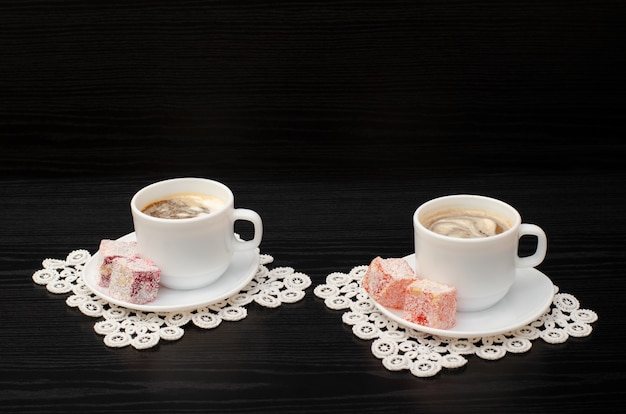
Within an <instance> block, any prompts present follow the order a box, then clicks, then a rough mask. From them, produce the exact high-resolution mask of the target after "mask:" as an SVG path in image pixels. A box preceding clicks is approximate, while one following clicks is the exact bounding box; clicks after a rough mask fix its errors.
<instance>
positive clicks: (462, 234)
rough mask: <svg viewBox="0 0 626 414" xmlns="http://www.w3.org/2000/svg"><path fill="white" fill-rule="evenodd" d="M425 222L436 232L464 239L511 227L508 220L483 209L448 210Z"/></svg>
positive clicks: (496, 232)
mask: <svg viewBox="0 0 626 414" xmlns="http://www.w3.org/2000/svg"><path fill="white" fill-rule="evenodd" d="M423 224H424V227H426V228H427V229H429V230H430V231H432V232H434V233H437V234H441V235H443V236H448V237H456V238H463V239H473V238H482V237H489V236H495V235H496V234H500V233H502V232H504V231H506V230H507V229H508V228H509V227H510V225H509V224H508V222H507V221H506V220H504V219H502V218H500V217H498V216H495V215H494V214H491V213H488V212H486V211H481V210H448V211H444V212H440V213H437V214H435V215H433V216H430V217H429V218H427V219H426V220H424V221H423Z"/></svg>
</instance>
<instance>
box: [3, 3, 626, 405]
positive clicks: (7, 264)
mask: <svg viewBox="0 0 626 414" xmlns="http://www.w3.org/2000/svg"><path fill="white" fill-rule="evenodd" d="M624 11H625V9H624V6H622V4H621V2H617V1H605V0H600V1H568V2H565V1H556V0H549V1H545V2H521V1H512V2H505V3H502V2H490V1H481V2H463V1H443V2H442V1H371V2H368V1H335V2H311V1H285V2H283V1H242V2H222V1H182V2H167V1H161V0H153V1H134V2H122V1H118V2H115V1H113V2H99V1H19V2H5V1H2V2H0V53H1V55H0V56H1V57H0V136H1V137H2V141H1V143H0V197H1V198H2V202H1V203H2V209H1V210H0V211H1V212H2V214H1V215H0V226H1V227H0V229H1V231H2V237H0V287H1V289H0V318H1V319H0V320H1V322H2V333H1V334H0V371H1V372H2V376H1V377H0V406H1V407H2V411H3V412H29V413H43V412H83V413H84V412H112V411H116V412H156V413H160V412H167V413H170V412H215V413H221V412H255V413H256V412H344V413H348V412H370V411H371V412H400V411H402V412H422V413H427V412H433V413H449V412H476V413H484V412H487V411H490V412H533V413H543V412H555V411H557V410H560V411H563V412H595V411H603V412H613V411H615V410H617V409H618V407H621V405H622V404H623V401H624V390H623V384H624V381H625V380H626V374H625V370H626V364H625V358H624V355H623V351H622V348H623V346H622V344H623V341H624V333H623V329H622V327H623V317H622V314H623V298H624V295H625V294H626V292H625V288H626V283H625V282H624V277H623V276H624V268H625V267H626V254H625V253H624V246H625V245H626V243H625V242H626V224H625V222H624V220H623V217H622V212H623V210H624V200H625V199H626V197H625V195H626V192H625V190H624V186H625V184H626V171H625V170H624V167H623V163H624V159H625V158H626V144H625V143H624V137H625V136H626V124H625V121H626V116H625V115H624V114H625V113H626V112H625V111H626V104H625V102H626V101H625V100H624V98H623V97H624V96H625V94H624V92H626V91H625V88H624V80H623V76H624V73H626V71H625V69H626V65H625V63H626V55H625V54H624V50H625V49H624V46H625V42H624V41H625V40H626V30H625V29H624V25H623V22H624V21H625V20H624V17H626V16H625V13H624ZM177 176H202V177H209V178H215V179H218V180H221V181H223V182H224V183H226V184H227V185H229V186H230V187H231V188H232V189H233V191H234V192H235V194H236V205H237V206H239V207H247V208H252V209H254V210H256V211H258V212H259V214H260V215H261V216H262V218H263V221H264V225H265V234H264V239H263V242H262V245H261V250H262V252H264V253H267V254H271V255H272V256H274V258H275V265H277V266H291V267H294V268H295V269H297V270H298V271H301V272H304V273H306V274H308V275H309V276H310V277H311V278H312V280H313V284H314V286H315V285H317V284H319V283H323V282H324V280H325V277H326V275H328V274H330V273H332V272H335V271H340V272H347V271H349V270H350V269H351V268H352V267H354V266H357V265H362V264H367V263H369V261H370V260H371V259H372V258H373V257H375V256H376V255H381V256H387V257H394V256H395V257H398V256H404V255H406V254H409V253H411V252H412V250H413V231H412V223H411V215H412V213H413V211H414V210H415V208H416V207H417V206H418V205H419V204H420V203H422V202H424V201H426V200H428V199H430V198H432V197H436V196H439V195H444V194H450V193H459V192H464V193H478V194H485V195H490V196H494V197H497V198H500V199H503V200H505V201H507V202H509V203H511V204H513V205H514V206H516V207H517V208H518V209H519V210H520V212H521V213H522V217H523V219H524V221H526V222H529V223H536V224H539V225H540V226H541V227H542V228H544V230H545V231H546V233H547V234H548V240H549V250H548V256H547V258H546V260H545V261H544V262H543V263H542V264H541V265H540V266H539V269H540V270H541V271H542V272H544V273H545V274H547V275H548V276H549V277H550V278H551V279H552V280H553V282H554V283H555V284H556V285H557V286H559V288H560V289H561V291H563V292H567V293H571V294H573V295H575V296H576V297H577V298H578V299H579V300H580V302H581V306H582V307H585V308H589V309H592V310H594V311H596V312H597V313H598V315H599V320H598V322H596V323H595V324H594V325H593V327H594V330H593V333H592V334H591V335H590V336H588V337H585V338H570V339H569V340H568V341H567V342H566V343H564V344H561V345H548V344H546V343H544V342H543V341H541V340H537V341H534V342H533V347H532V349H531V351H529V352H527V353H524V354H520V355H513V354H509V355H507V356H506V357H505V358H504V359H501V360H498V361H485V360H481V359H479V358H477V357H470V358H469V362H468V364H467V365H466V366H465V367H463V368H461V369H459V370H444V371H443V372H441V373H440V374H438V375H437V376H436V377H434V378H430V379H419V378H416V377H414V376H413V375H411V374H410V373H409V372H390V371H387V370H386V369H384V367H383V366H382V365H381V363H380V361H379V360H378V359H376V358H375V357H373V356H372V353H371V350H370V343H369V341H363V340H360V339H358V338H356V337H355V336H354V335H353V334H352V332H351V329H350V327H349V326H347V325H344V324H343V323H342V322H341V313H340V312H336V311H332V310H329V309H327V308H326V307H325V306H324V303H323V301H321V300H320V299H318V298H316V297H315V295H313V292H312V289H313V288H312V287H311V288H310V289H308V290H307V295H306V297H305V298H304V299H303V300H302V301H301V302H298V303H295V304H289V305H283V306H281V307H279V308H276V309H268V308H262V307H260V306H258V305H254V304H253V305H250V308H249V312H248V317H247V318H245V319H244V320H242V321H239V322H236V323H229V324H222V325H221V326H220V327H219V328H217V329H215V330H202V329H199V328H194V327H187V328H186V330H185V335H184V336H183V337H182V338H181V339H180V340H178V341H175V342H172V343H163V342H161V343H160V344H159V345H158V346H157V347H155V348H154V349H150V350H146V351H137V350H135V349H132V348H130V347H127V348H123V349H111V348H107V347H106V346H104V345H103V343H102V337H101V336H99V335H98V334H96V333H95V332H94V330H93V323H94V320H93V319H92V318H89V317H86V316H84V315H83V314H81V313H80V312H79V311H77V310H75V309H72V308H69V307H68V306H67V305H66V304H65V302H64V300H63V299H62V298H60V297H59V296H56V295H53V294H51V293H48V292H47V291H46V289H45V288H44V287H41V286H38V285H35V284H34V283H33V282H32V280H31V275H32V274H33V272H34V271H36V270H37V269H39V268H40V266H41V262H42V260H43V259H45V258H64V257H65V256H66V255H67V254H68V253H69V252H70V251H71V250H74V249H88V250H90V251H91V252H95V251H96V250H97V248H98V244H99V242H100V240H101V239H103V238H117V237H120V236H122V235H124V234H126V233H128V232H131V231H132V221H131V217H130V211H129V206H128V203H129V200H130V197H131V196H132V195H133V193H134V192H135V191H137V190H138V189H139V188H141V187H142V186H144V185H146V184H149V183H151V182H154V181H157V180H159V179H163V178H170V177H177Z"/></svg>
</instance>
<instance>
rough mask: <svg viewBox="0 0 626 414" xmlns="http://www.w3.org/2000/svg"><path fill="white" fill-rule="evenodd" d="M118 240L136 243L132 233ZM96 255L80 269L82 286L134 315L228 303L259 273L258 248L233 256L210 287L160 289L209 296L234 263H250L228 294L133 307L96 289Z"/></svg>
mask: <svg viewBox="0 0 626 414" xmlns="http://www.w3.org/2000/svg"><path fill="white" fill-rule="evenodd" d="M117 240H118V241H135V240H136V237H135V232H131V233H128V234H126V235H124V236H122V237H119V238H118V239H117ZM99 253H100V251H97V252H96V253H94V254H93V255H92V257H91V258H90V259H89V261H87V263H85V266H84V268H83V274H82V278H83V282H84V283H85V285H87V287H88V288H89V290H90V291H91V292H92V293H93V294H95V295H96V296H98V297H99V298H101V299H103V300H105V301H107V302H109V303H111V304H114V305H117V306H122V307H124V308H128V309H132V310H136V311H141V312H156V313H165V312H177V311H185V310H192V309H197V308H201V307H203V306H209V305H213V304H215V303H217V302H220V301H223V300H224V299H228V298H229V297H231V296H233V295H235V294H237V293H239V292H240V291H241V289H243V288H244V287H245V286H246V285H248V283H250V281H251V280H252V279H253V278H254V276H255V275H256V273H257V271H258V266H259V249H258V248H256V249H252V250H249V251H245V250H244V251H238V252H235V253H234V254H233V259H232V260H231V265H229V267H228V268H227V269H226V271H225V272H224V274H223V275H222V276H220V278H218V279H217V280H216V281H215V282H213V283H211V284H210V285H207V286H204V287H201V288H197V289H189V290H181V289H171V288H167V287H165V286H160V287H159V289H160V290H166V291H168V292H179V293H178V294H179V295H180V296H183V297H184V296H191V295H195V294H197V293H198V292H199V291H202V290H207V293H210V292H208V291H209V290H210V288H211V286H212V285H213V284H214V283H217V282H218V281H219V280H220V279H222V278H223V277H224V276H226V275H227V274H228V272H229V270H230V269H231V267H232V263H233V262H235V260H246V261H248V262H249V263H246V265H245V273H244V271H242V272H241V273H244V274H243V275H241V274H240V275H239V276H232V277H234V278H235V280H233V282H232V286H229V288H228V290H227V291H225V292H223V293H221V294H219V295H218V296H214V297H209V298H208V299H196V300H194V301H193V302H192V303H190V302H187V303H178V304H171V305H159V304H158V303H157V304H155V303H154V302H155V301H153V302H148V303H144V304H136V303H132V302H127V301H123V300H120V299H116V298H114V297H111V296H110V295H109V293H108V291H109V289H108V288H105V287H102V286H99V285H98V283H97V274H96V270H95V267H96V266H95V263H96V262H97V260H98V258H99V257H100V254H99ZM251 253H253V254H251ZM157 300H158V294H157Z"/></svg>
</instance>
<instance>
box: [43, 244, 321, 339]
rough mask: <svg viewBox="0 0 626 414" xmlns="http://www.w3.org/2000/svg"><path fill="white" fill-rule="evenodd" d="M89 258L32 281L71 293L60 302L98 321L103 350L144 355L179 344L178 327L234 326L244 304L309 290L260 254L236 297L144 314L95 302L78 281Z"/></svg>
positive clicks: (49, 265) (74, 257) (49, 268)
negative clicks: (146, 351) (254, 269)
mask: <svg viewBox="0 0 626 414" xmlns="http://www.w3.org/2000/svg"><path fill="white" fill-rule="evenodd" d="M90 258H91V254H90V253H89V252H88V251H87V250H74V251H72V252H71V253H70V254H69V255H68V256H67V258H66V259H65V260H61V259H45V260H44V261H43V263H42V265H43V269H40V270H38V271H36V272H35V273H34V274H33V276H32V278H33V281H34V282H35V283H37V284H39V285H45V286H46V288H47V289H48V291H49V292H51V293H55V294H66V293H72V295H71V296H69V297H67V299H66V301H65V302H66V303H67V305H68V306H70V307H73V308H77V309H79V310H80V311H81V312H82V313H84V314H85V315H87V316H91V317H94V318H99V320H98V321H97V322H96V323H95V325H94V329H95V331H96V332H97V333H98V334H100V335H103V336H104V343H105V344H106V345H107V346H109V347H115V348H120V347H125V346H128V345H131V346H133V347H134V348H136V349H146V348H151V347H153V346H155V345H157V344H158V343H159V341H160V340H161V339H163V340H167V341H174V340H177V339H180V338H181V337H182V336H183V335H184V333H185V331H184V329H183V327H184V326H185V325H187V324H188V323H189V322H191V323H193V324H194V325H196V326H198V327H200V328H203V329H212V328H216V327H217V326H218V325H220V324H221V323H222V321H229V322H232V321H239V320H241V319H244V318H245V317H246V316H247V315H248V311H247V309H246V305H248V304H249V303H251V302H253V301H254V302H256V303H257V304H259V305H261V306H264V307H268V308H275V307H278V306H280V305H281V304H283V303H294V302H297V301H299V300H301V299H302V298H304V295H305V292H304V290H305V289H306V288H308V287H309V286H310V285H311V279H310V278H309V276H307V275H306V274H304V273H300V272H296V271H295V270H294V269H293V268H291V267H276V268H274V269H271V270H270V269H269V268H268V267H267V266H266V265H267V264H269V263H272V262H273V261H274V258H273V257H272V256H269V255H266V254H260V255H259V268H258V270H257V272H256V274H255V276H254V278H253V279H252V280H251V281H250V283H249V284H248V285H247V286H246V287H244V288H243V289H242V290H241V291H240V292H239V293H238V294H235V295H233V296H231V297H230V298H228V299H226V300H223V301H220V302H218V303H215V304H212V305H209V306H205V307H201V308H198V309H195V310H191V311H180V312H165V313H148V312H140V311H136V310H131V309H127V308H124V307H121V306H117V305H115V304H111V303H109V302H107V301H105V300H103V299H101V298H99V297H98V296H96V295H95V294H94V293H93V292H92V291H91V290H90V289H89V288H88V287H87V286H86V285H85V283H84V282H83V279H82V271H83V268H84V266H85V264H86V263H87V262H88V261H89V259H90Z"/></svg>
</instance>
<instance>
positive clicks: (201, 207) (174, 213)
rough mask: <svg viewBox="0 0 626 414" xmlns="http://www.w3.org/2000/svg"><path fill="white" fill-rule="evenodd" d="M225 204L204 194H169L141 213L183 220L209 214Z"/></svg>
mask: <svg viewBox="0 0 626 414" xmlns="http://www.w3.org/2000/svg"><path fill="white" fill-rule="evenodd" d="M225 204H226V202H225V201H224V200H222V199H220V198H218V197H215V196H211V195H208V194H204V193H192V192H189V193H177V194H170V195H168V196H165V197H163V198H161V199H159V200H155V201H153V202H151V203H149V204H148V205H146V206H145V207H144V208H143V209H142V210H141V211H142V212H143V213H145V214H148V215H150V216H153V217H157V218H168V219H184V218H193V217H197V216H200V215H206V214H210V213H211V212H214V211H217V210H219V209H221V208H222V207H223V206H224V205H225Z"/></svg>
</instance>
